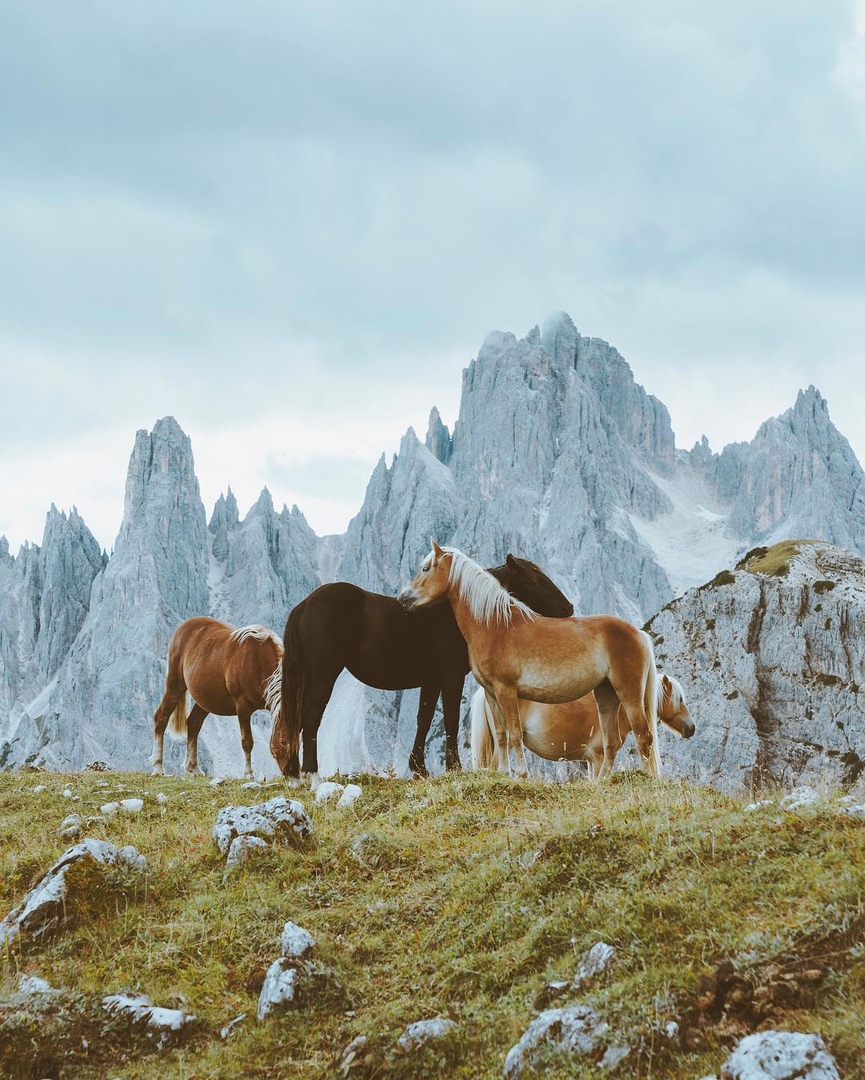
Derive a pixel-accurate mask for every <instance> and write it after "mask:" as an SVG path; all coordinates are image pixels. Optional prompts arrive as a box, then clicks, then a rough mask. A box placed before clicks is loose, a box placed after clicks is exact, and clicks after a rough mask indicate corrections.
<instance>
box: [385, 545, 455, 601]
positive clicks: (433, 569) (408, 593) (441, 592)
mask: <svg viewBox="0 0 865 1080" xmlns="http://www.w3.org/2000/svg"><path fill="white" fill-rule="evenodd" d="M430 542H431V543H432V551H431V552H430V553H429V555H427V557H426V558H425V559H424V561H423V563H422V564H421V568H420V570H418V572H417V573H416V574H415V576H414V577H413V578H412V580H411V581H410V582H409V583H408V585H406V587H405V588H404V589H403V590H402V592H401V593H400V594H399V596H398V597H397V600H398V601H399V602H400V603H401V604H402V606H403V607H404V608H405V610H406V611H414V610H415V609H416V608H422V607H430V606H432V605H433V604H440V603H442V602H443V601H444V600H446V599H447V595H448V585H449V583H450V567H451V560H452V558H453V557H452V555H451V554H450V552H448V551H445V549H444V548H442V547H440V546H439V545H438V544H437V543H436V542H435V540H433V539H432V537H430Z"/></svg>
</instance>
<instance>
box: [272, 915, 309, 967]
mask: <svg viewBox="0 0 865 1080" xmlns="http://www.w3.org/2000/svg"><path fill="white" fill-rule="evenodd" d="M279 940H280V948H281V949H282V955H283V956H285V957H288V958H290V959H294V960H302V959H303V958H304V957H305V956H309V954H310V953H311V952H312V951H313V949H314V948H315V938H314V937H313V936H312V934H311V933H310V932H309V931H308V930H304V928H303V927H302V926H298V925H297V923H293V922H287V923H286V924H285V926H284V927H283V928H282V936H281V937H280V939H279Z"/></svg>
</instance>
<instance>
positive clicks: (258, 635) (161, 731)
mask: <svg viewBox="0 0 865 1080" xmlns="http://www.w3.org/2000/svg"><path fill="white" fill-rule="evenodd" d="M281 686H282V642H281V641H280V640H279V638H278V637H277V636H276V634H274V633H273V632H272V631H271V630H267V629H265V627H263V626H242V627H240V629H239V630H235V629H233V627H231V626H228V625H227V623H223V622H218V621H217V620H216V619H208V618H205V617H203V616H201V617H198V618H195V619H187V620H186V622H184V623H181V624H180V626H179V627H178V628H177V629H176V630H175V631H174V635H173V636H172V638H171V643H170V644H169V646H168V674H167V675H166V678H165V693H164V694H163V696H162V701H160V703H159V707H158V708H157V710H156V713H155V714H154V717H153V757H152V758H151V760H152V762H153V774H154V776H155V775H158V774H160V773H162V771H163V768H162V744H163V739H164V736H165V729H166V727H168V729H169V731H170V732H171V733H172V734H174V735H177V736H180V737H182V736H183V735H184V734H185V735H186V771H187V772H189V773H198V772H200V769H199V767H198V734H199V732H200V731H201V725H202V724H203V723H204V718H205V717H206V716H207V714H208V713H214V715H216V716H236V717H237V720H238V723H239V724H240V745H241V746H242V747H243V752H244V754H245V755H246V768H245V769H244V772H243V775H244V776H245V777H247V778H248V779H252V746H253V739H252V723H251V721H252V714H253V713H254V712H255V711H256V710H257V709H267V710H268V711H269V712H270V714H271V716H273V717H276V716H277V715H278V713H279V708H280V699H281V693H280V690H281ZM187 692H188V693H189V696H190V698H192V701H193V707H192V710H191V711H190V712H187V709H188V706H187V701H186V695H187Z"/></svg>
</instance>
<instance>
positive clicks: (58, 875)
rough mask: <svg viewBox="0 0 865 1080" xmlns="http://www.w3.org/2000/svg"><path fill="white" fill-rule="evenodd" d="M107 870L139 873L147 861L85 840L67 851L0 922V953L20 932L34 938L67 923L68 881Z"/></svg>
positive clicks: (131, 851)
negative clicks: (116, 867)
mask: <svg viewBox="0 0 865 1080" xmlns="http://www.w3.org/2000/svg"><path fill="white" fill-rule="evenodd" d="M111 866H124V867H126V868H127V869H129V870H132V871H134V872H136V873H140V872H142V871H143V870H144V869H145V867H146V866H147V860H146V859H145V858H144V856H143V855H140V854H139V853H138V852H137V851H136V850H135V848H134V847H122V848H118V847H115V846H114V844H110V843H108V841H106V840H94V839H92V838H88V839H86V840H82V841H81V843H80V844H76V845H75V846H74V847H71V848H69V850H68V851H66V852H64V853H63V855H61V856H60V858H59V859H58V860H57V862H56V863H54V865H53V866H52V867H51V868H50V869H49V870H48V871H47V872H46V874H45V875H44V877H43V878H42V880H41V881H40V882H39V884H38V885H36V886H35V888H33V889H31V890H30V892H29V893H28V894H27V895H26V896H25V897H24V900H23V901H22V902H21V903H20V904H19V905H18V907H17V908H15V909H14V910H13V911H10V912H9V914H8V915H7V916H6V918H5V919H3V921H2V922H0V949H2V947H3V946H4V945H6V944H7V943H9V942H11V941H13V940H15V938H17V937H18V936H19V935H20V934H21V933H22V932H23V933H25V934H29V935H31V936H32V937H34V938H39V937H41V936H42V935H44V934H47V933H50V932H51V931H53V930H56V929H58V928H59V927H60V926H62V925H63V924H64V923H65V922H66V920H67V900H68V899H69V892H70V880H69V879H70V878H74V879H76V880H80V878H89V877H90V875H91V874H92V873H94V872H95V873H97V874H100V875H101V874H103V873H104V871H105V870H106V869H107V868H108V867H111Z"/></svg>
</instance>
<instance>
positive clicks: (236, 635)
mask: <svg viewBox="0 0 865 1080" xmlns="http://www.w3.org/2000/svg"><path fill="white" fill-rule="evenodd" d="M230 637H231V640H232V641H236V642H237V644H238V645H241V644H243V642H244V641H246V640H247V639H248V638H252V639H254V640H255V641H268V640H270V641H272V642H273V644H274V645H275V646H276V648H277V650H278V652H279V656H280V659H282V642H281V641H280V640H279V638H278V637H277V636H276V634H275V633H274V632H273V631H272V630H268V629H267V627H266V626H259V625H258V624H257V623H255V624H254V625H252V626H240V627H238V628H237V630H232V632H231V635H230Z"/></svg>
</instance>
